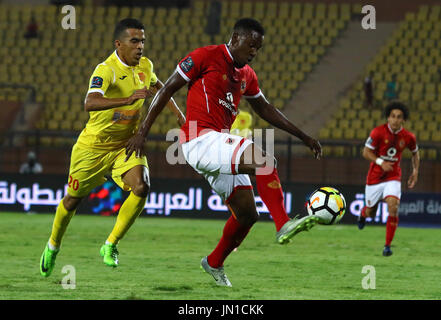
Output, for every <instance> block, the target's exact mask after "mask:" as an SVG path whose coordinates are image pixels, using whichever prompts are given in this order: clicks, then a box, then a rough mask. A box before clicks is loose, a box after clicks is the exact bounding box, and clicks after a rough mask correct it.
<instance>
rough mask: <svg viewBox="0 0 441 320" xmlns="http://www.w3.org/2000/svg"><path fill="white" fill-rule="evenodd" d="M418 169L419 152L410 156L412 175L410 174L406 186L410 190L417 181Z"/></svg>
mask: <svg viewBox="0 0 441 320" xmlns="http://www.w3.org/2000/svg"><path fill="white" fill-rule="evenodd" d="M419 169H420V154H419V152H418V151H417V152H415V153H413V154H412V173H411V174H410V177H409V179H408V180H407V186H408V187H409V188H410V189H412V188H413V187H415V185H416V183H417V181H418V171H419Z"/></svg>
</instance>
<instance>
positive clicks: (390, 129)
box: [387, 123, 403, 134]
mask: <svg viewBox="0 0 441 320" xmlns="http://www.w3.org/2000/svg"><path fill="white" fill-rule="evenodd" d="M387 127H388V128H389V131H390V132H392V133H393V134H397V133H398V132H400V131H401V130H403V126H401V128H400V129H398V130H397V131H395V132H394V131H393V130H392V128H391V127H390V125H389V123H388V124H387Z"/></svg>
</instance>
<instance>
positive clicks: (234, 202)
mask: <svg viewBox="0 0 441 320" xmlns="http://www.w3.org/2000/svg"><path fill="white" fill-rule="evenodd" d="M263 38H264V29H263V27H262V26H261V25H260V23H259V22H258V21H256V20H254V19H249V18H244V19H240V20H238V21H237V22H236V24H235V25H234V28H233V33H232V35H231V38H230V41H229V43H228V44H222V45H212V46H207V47H203V48H199V49H196V50H194V51H193V52H191V53H190V54H189V55H187V56H186V57H185V58H184V59H182V60H181V62H179V64H178V66H177V68H176V71H175V72H174V73H173V74H172V75H171V76H170V78H169V79H168V80H167V82H166V83H165V85H164V87H163V88H162V89H161V90H159V91H158V93H157V95H156V96H155V98H154V100H153V101H152V104H151V106H150V110H149V113H148V115H147V117H146V119H145V121H144V123H143V124H142V126H141V127H140V129H139V131H138V133H137V134H136V135H135V136H134V137H133V138H132V139H130V141H129V142H128V144H127V148H126V151H127V156H128V157H129V156H130V155H131V154H132V153H133V152H136V154H137V155H142V154H143V152H144V151H143V145H144V140H145V138H146V136H147V134H148V132H149V130H150V128H151V126H152V124H153V122H154V121H155V119H156V117H157V116H158V115H159V113H160V112H161V111H162V109H163V108H164V106H165V104H166V102H167V101H168V100H169V99H170V97H172V96H173V94H174V93H175V92H176V91H178V90H179V89H181V88H182V87H183V86H185V85H186V84H188V94H187V114H186V123H185V124H184V125H183V126H182V128H181V130H182V134H181V138H180V142H181V147H182V151H183V154H184V157H185V159H186V161H187V163H189V164H190V166H192V167H193V168H194V169H195V170H196V171H197V172H198V173H200V174H201V175H203V176H204V178H205V179H206V180H207V181H208V182H209V183H210V186H211V187H212V188H213V190H214V191H216V193H217V194H218V195H219V196H220V197H221V198H222V199H223V200H224V202H225V203H226V204H227V206H228V208H229V209H230V211H231V214H232V215H231V217H230V218H229V219H228V221H227V222H226V224H225V227H224V229H223V234H222V237H221V239H220V241H219V243H218V245H217V246H216V248H215V249H214V251H213V252H212V253H211V254H210V255H208V256H207V257H204V258H203V259H202V261H201V266H202V267H203V269H204V270H205V271H206V272H207V273H209V274H211V275H212V276H213V278H214V279H215V281H216V283H217V284H218V285H221V286H231V283H230V281H229V280H228V278H227V276H226V275H225V273H224V268H223V263H224V260H225V259H226V258H227V256H228V255H229V254H230V253H231V251H233V250H234V249H235V248H236V247H238V246H239V245H240V244H241V242H242V241H243V240H244V238H245V237H246V235H247V234H248V232H249V230H250V229H251V227H252V226H253V224H254V223H255V222H256V221H257V219H258V213H257V209H256V204H255V200H254V193H253V191H252V188H253V187H252V184H251V181H250V178H249V176H248V175H249V174H251V175H256V185H257V191H258V193H259V195H260V197H261V198H262V200H263V202H264V203H265V204H266V206H267V208H268V209H269V211H270V213H271V216H272V217H273V220H274V222H275V225H276V231H277V232H276V241H277V242H278V243H279V244H284V243H288V242H289V241H290V239H291V238H292V237H293V236H294V235H295V234H297V233H298V232H301V231H304V230H309V229H310V228H311V227H312V226H313V225H315V224H316V222H317V220H316V217H314V216H306V217H303V218H301V219H296V218H294V219H289V217H288V215H287V214H286V210H285V207H284V202H283V193H282V187H281V184H280V179H279V177H278V173H277V169H276V168H275V166H271V164H270V165H268V164H267V163H266V162H265V161H266V160H268V159H269V158H270V161H267V162H271V161H272V160H274V161H273V162H272V163H274V162H275V159H274V158H273V157H272V155H271V156H270V157H268V155H267V154H265V153H264V152H263V151H262V150H261V149H260V148H259V147H257V146H256V145H255V144H254V143H253V142H252V141H251V140H248V139H246V138H244V137H240V136H237V135H232V134H230V133H229V130H230V128H231V125H232V123H233V121H234V119H235V118H236V115H237V112H238V110H237V106H238V105H239V102H240V98H241V97H242V96H244V97H245V98H246V99H247V101H248V102H249V103H250V105H251V107H252V108H253V110H254V111H255V112H256V114H257V115H259V116H260V117H261V118H263V119H265V120H266V121H268V122H269V123H270V124H272V125H273V126H275V127H277V128H280V129H282V130H284V131H286V132H288V133H290V134H292V135H293V136H296V137H298V138H299V139H300V140H302V141H303V143H304V144H305V145H306V146H307V147H309V148H310V149H311V150H312V152H313V153H314V154H315V157H316V158H320V156H321V154H322V150H321V146H320V143H319V142H318V141H317V140H315V139H313V138H311V137H309V136H308V135H307V134H305V133H304V132H302V131H301V130H300V129H298V128H297V127H296V126H295V125H294V124H292V123H291V122H290V121H289V120H288V119H287V118H286V117H285V116H284V115H283V114H282V113H281V112H280V111H279V110H278V109H277V108H276V107H274V106H273V105H272V104H270V103H269V102H268V101H267V100H266V98H265V96H264V95H263V94H262V91H261V90H260V88H259V85H258V80H257V76H256V74H255V72H254V70H253V69H252V68H251V67H250V66H249V65H248V64H249V63H250V62H251V61H252V60H253V58H254V57H255V56H256V54H257V52H258V50H259V49H260V48H261V47H262V42H263ZM247 155H248V156H249V155H252V156H251V157H248V156H247ZM225 160H226V161H225Z"/></svg>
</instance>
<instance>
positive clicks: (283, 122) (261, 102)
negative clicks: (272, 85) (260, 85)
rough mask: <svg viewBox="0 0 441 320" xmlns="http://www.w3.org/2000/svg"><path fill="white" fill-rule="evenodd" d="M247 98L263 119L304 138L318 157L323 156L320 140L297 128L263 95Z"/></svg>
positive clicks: (305, 142) (304, 141)
mask: <svg viewBox="0 0 441 320" xmlns="http://www.w3.org/2000/svg"><path fill="white" fill-rule="evenodd" d="M247 100H248V102H249V103H250V105H251V107H252V108H253V110H254V111H255V112H256V113H257V114H258V115H259V116H260V117H261V118H262V119H264V120H266V121H268V122H269V123H270V124H272V125H273V126H275V127H277V128H279V129H281V130H284V131H286V132H288V133H290V134H292V135H293V136H295V137H297V138H299V139H300V140H302V141H303V143H304V144H305V145H306V146H307V147H309V148H310V149H311V151H312V152H313V153H314V156H315V158H316V159H320V158H321V157H322V146H321V145H320V142H319V141H318V140H316V139H314V138H311V137H310V136H308V135H307V134H306V133H304V132H303V131H302V130H300V129H299V128H297V127H296V126H295V125H294V124H293V123H292V122H291V121H289V120H288V119H287V118H286V117H285V115H284V114H283V113H281V112H280V111H279V110H278V109H277V108H276V107H274V106H273V105H272V104H271V103H269V102H268V101H267V100H266V99H265V97H264V96H263V95H260V96H259V97H257V98H249V99H247Z"/></svg>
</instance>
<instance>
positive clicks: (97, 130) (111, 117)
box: [77, 50, 158, 152]
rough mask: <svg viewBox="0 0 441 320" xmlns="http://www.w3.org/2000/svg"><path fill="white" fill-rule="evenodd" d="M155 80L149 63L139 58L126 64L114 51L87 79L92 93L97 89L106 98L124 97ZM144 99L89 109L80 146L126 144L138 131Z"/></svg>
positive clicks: (111, 147)
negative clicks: (115, 105)
mask: <svg viewBox="0 0 441 320" xmlns="http://www.w3.org/2000/svg"><path fill="white" fill-rule="evenodd" d="M157 81H158V78H157V77H156V74H155V73H154V71H153V64H152V62H151V61H150V60H149V59H147V58H146V57H142V58H141V59H140V61H139V64H138V65H137V66H133V67H132V66H128V65H127V64H125V63H124V62H123V61H121V59H120V58H119V57H118V54H117V52H116V50H115V51H114V52H113V53H112V54H111V55H110V56H109V57H108V58H107V59H106V60H105V61H104V62H103V63H100V64H99V65H98V66H97V67H96V68H95V71H94V72H93V74H92V76H91V77H90V81H89V90H88V92H87V94H89V93H91V92H100V93H102V94H103V96H104V97H105V98H126V97H129V96H131V95H132V94H133V93H134V92H135V90H138V89H142V88H143V87H147V89H148V88H149V87H150V86H152V85H155V84H156V82H157ZM143 105H144V99H139V100H136V101H135V102H134V103H133V104H131V105H125V106H120V107H115V108H112V109H108V110H101V111H90V112H89V121H88V122H87V124H86V127H85V128H84V129H83V131H82V132H81V134H80V136H79V137H78V140H77V144H78V145H79V146H80V147H85V148H88V149H93V150H94V151H98V152H100V151H101V152H105V151H110V150H115V149H119V148H122V147H124V146H125V143H126V142H127V140H129V139H130V138H131V137H132V136H133V135H134V134H135V133H136V131H137V129H138V125H139V122H140V116H141V108H142V106H143Z"/></svg>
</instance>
